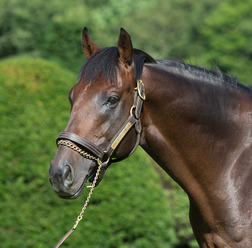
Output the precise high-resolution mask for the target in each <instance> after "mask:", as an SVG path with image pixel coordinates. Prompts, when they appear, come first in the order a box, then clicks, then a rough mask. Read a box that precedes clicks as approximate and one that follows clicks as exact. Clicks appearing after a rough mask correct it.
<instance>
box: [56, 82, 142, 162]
mask: <svg viewBox="0 0 252 248" xmlns="http://www.w3.org/2000/svg"><path fill="white" fill-rule="evenodd" d="M144 100H145V90H144V84H143V82H142V80H137V87H136V88H135V93H134V103H133V105H132V107H131V109H130V115H129V117H128V119H127V120H126V121H125V122H124V124H123V125H122V127H121V128H120V130H119V131H118V132H117V133H116V134H115V136H114V137H113V139H112V140H111V141H110V142H109V143H108V145H107V147H106V148H105V149H101V148H100V147H99V146H97V145H95V144H94V143H92V142H90V141H88V140H86V139H85V138H83V137H81V136H79V135H77V134H75V133H71V132H67V131H63V132H60V134H59V136H58V138H57V140H56V143H57V145H58V146H59V145H64V146H67V147H69V148H71V149H73V150H75V151H77V152H79V153H80V154H81V155H82V156H84V157H85V158H87V159H91V160H96V161H97V163H98V164H99V163H100V162H101V163H104V164H106V165H108V163H109V162H110V158H111V156H112V155H113V153H114V151H115V149H116V148H117V147H118V145H119V144H120V142H121V141H122V140H123V138H124V137H125V136H126V134H127V133H128V132H129V130H130V129H131V128H132V127H133V126H135V130H136V134H137V140H136V144H135V146H134V147H133V149H132V151H131V152H130V153H129V154H128V156H130V155H131V154H132V153H133V152H134V151H135V150H136V148H137V147H138V145H139V142H140V134H141V130H142V126H141V121H140V114H141V110H142V105H143V101H144ZM66 140H68V141H71V142H73V143H75V144H77V145H78V146H80V147H83V148H84V149H85V150H86V151H85V152H84V151H83V150H82V149H80V148H79V147H76V146H74V145H72V144H71V143H69V142H68V141H66ZM87 151H89V152H91V153H92V154H89V153H88V152H87ZM128 156H127V157H128ZM120 160H121V159H113V160H111V162H115V161H120Z"/></svg>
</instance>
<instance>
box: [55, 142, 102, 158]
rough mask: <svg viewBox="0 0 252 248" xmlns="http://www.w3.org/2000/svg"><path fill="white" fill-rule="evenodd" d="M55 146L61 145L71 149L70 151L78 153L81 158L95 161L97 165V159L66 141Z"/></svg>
mask: <svg viewBox="0 0 252 248" xmlns="http://www.w3.org/2000/svg"><path fill="white" fill-rule="evenodd" d="M57 145H58V146H59V145H63V146H66V147H69V148H71V149H72V150H74V151H76V152H78V153H79V154H80V155H81V156H83V157H85V158H87V159H91V160H95V161H96V162H97V163H98V160H99V158H97V157H95V156H92V155H91V154H89V153H87V152H85V151H83V150H82V149H80V148H79V147H78V146H75V145H73V144H72V143H70V142H68V141H66V140H59V141H58V143H57Z"/></svg>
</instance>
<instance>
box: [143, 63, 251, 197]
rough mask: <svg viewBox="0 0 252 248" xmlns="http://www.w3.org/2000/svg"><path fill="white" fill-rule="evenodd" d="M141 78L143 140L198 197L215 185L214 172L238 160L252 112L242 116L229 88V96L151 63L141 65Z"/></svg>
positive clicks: (144, 146)
mask: <svg viewBox="0 0 252 248" xmlns="http://www.w3.org/2000/svg"><path fill="white" fill-rule="evenodd" d="M142 80H143V82H144V83H145V85H146V98H147V100H146V101H145V103H144V112H143V118H142V123H143V135H142V140H141V145H142V147H143V148H144V149H145V150H146V151H147V153H148V154H149V155H150V156H151V157H152V158H153V159H154V160H155V161H156V162H157V163H158V164H159V165H160V166H161V167H162V168H163V169H164V170H165V171H166V172H167V173H168V174H169V175H170V176H171V177H173V178H174V179H175V180H176V181H177V182H178V183H179V184H180V185H181V186H182V187H183V188H184V190H185V191H187V193H189V195H190V196H192V197H193V198H195V201H197V199H196V198H197V197H201V198H202V195H206V194H208V192H207V190H208V187H209V184H213V183H215V185H216V187H218V183H219V182H218V176H221V175H223V174H222V173H223V171H224V170H225V169H228V168H230V167H231V166H232V164H234V163H235V161H237V159H238V158H239V156H240V155H241V153H242V152H243V151H244V149H245V148H244V145H243V144H244V142H247V146H248V147H251V124H252V122H251V116H250V118H247V117H245V116H246V114H247V113H245V112H246V111H245V110H244V112H243V110H242V107H241V105H240V104H239V100H240V99H239V94H237V95H236V94H235V93H232V90H231V91H230V94H231V93H232V94H233V95H232V96H227V94H226V93H224V92H221V91H219V92H218V91H216V88H214V87H212V88H211V87H210V86H209V87H206V88H204V87H201V86H200V82H192V81H190V79H187V78H186V77H185V76H184V77H182V76H178V75H177V74H175V73H172V72H168V71H163V70H162V69H159V68H158V67H152V66H147V67H145V68H144V70H143V75H142ZM204 90H205V92H204ZM235 106H237V107H235ZM243 113H245V114H243ZM240 118H244V123H245V125H248V126H249V125H250V128H249V129H248V128H247V129H244V127H243V126H242V125H243V124H242V123H241V122H240V121H239V120H240ZM249 132H250V135H248V133H249ZM239 144H240V148H239V149H237V146H239ZM224 154H229V156H224ZM217 175H218V176H217ZM203 198H204V197H203Z"/></svg>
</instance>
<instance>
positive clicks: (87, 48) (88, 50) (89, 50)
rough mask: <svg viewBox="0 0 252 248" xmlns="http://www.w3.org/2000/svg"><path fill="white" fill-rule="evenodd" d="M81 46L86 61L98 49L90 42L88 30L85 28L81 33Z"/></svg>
mask: <svg viewBox="0 0 252 248" xmlns="http://www.w3.org/2000/svg"><path fill="white" fill-rule="evenodd" d="M81 40H82V46H83V50H84V53H85V56H86V58H87V59H89V58H90V57H91V55H93V54H94V53H96V52H97V51H98V50H99V47H98V46H97V45H96V44H95V42H94V41H93V40H92V38H91V36H90V34H89V32H88V29H87V28H86V27H85V28H84V29H83V32H82V39H81Z"/></svg>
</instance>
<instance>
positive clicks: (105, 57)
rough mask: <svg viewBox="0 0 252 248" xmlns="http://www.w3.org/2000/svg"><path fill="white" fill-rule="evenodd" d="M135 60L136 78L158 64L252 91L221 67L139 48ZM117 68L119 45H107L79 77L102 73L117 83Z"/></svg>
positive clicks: (213, 81) (93, 78)
mask: <svg viewBox="0 0 252 248" xmlns="http://www.w3.org/2000/svg"><path fill="white" fill-rule="evenodd" d="M133 60H134V73H135V75H134V76H135V80H137V79H139V78H140V77H141V75H142V70H143V66H144V64H145V63H149V64H157V66H164V67H165V68H166V69H169V70H171V71H173V72H176V73H179V74H182V75H185V76H189V77H194V78H195V79H199V80H204V81H207V82H210V83H212V84H214V85H229V86H231V87H235V88H240V89H243V90H246V91H248V92H251V93H252V87H246V86H244V85H242V84H240V83H238V81H237V79H236V77H231V76H227V75H226V74H224V73H222V72H221V71H220V70H219V69H217V70H216V71H214V70H210V69H206V68H201V67H198V66H195V65H190V64H186V63H184V62H180V61H175V60H169V59H158V60H155V59H153V58H152V57H151V56H150V55H148V54H147V53H145V52H143V51H141V50H139V49H134V50H133ZM117 69H119V52H118V50H117V47H107V48H104V49H101V50H99V51H98V52H96V53H95V54H94V55H93V56H91V58H90V59H88V60H87V61H86V63H85V64H84V65H83V66H82V68H81V71H80V73H79V78H83V79H84V81H88V82H92V81H94V80H95V79H96V78H98V77H99V76H100V75H101V73H102V76H103V78H104V79H105V80H106V81H107V82H108V83H111V84H113V85H116V84H117Z"/></svg>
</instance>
